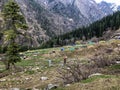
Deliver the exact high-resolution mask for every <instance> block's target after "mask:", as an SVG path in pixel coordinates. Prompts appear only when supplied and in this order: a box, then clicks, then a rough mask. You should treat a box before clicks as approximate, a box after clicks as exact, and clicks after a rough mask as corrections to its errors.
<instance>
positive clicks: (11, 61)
mask: <svg viewBox="0 0 120 90" xmlns="http://www.w3.org/2000/svg"><path fill="white" fill-rule="evenodd" d="M2 13H3V17H4V21H5V30H4V43H7V46H6V47H7V51H6V57H7V65H6V69H10V67H11V66H12V65H14V66H15V63H16V62H18V61H20V60H21V59H20V56H19V46H18V44H17V43H16V41H15V40H16V38H17V36H18V35H19V34H22V33H20V30H22V29H27V25H26V23H25V19H24V17H23V15H22V14H21V12H20V7H19V6H18V4H17V3H15V1H14V0H9V1H8V2H7V3H6V4H5V5H4V8H3V11H2ZM18 29H19V30H18Z"/></svg>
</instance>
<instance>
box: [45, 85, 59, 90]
mask: <svg viewBox="0 0 120 90" xmlns="http://www.w3.org/2000/svg"><path fill="white" fill-rule="evenodd" d="M58 86H59V85H57V84H48V86H47V88H46V90H50V89H56V88H57V87H58Z"/></svg>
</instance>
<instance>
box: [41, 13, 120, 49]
mask: <svg viewBox="0 0 120 90" xmlns="http://www.w3.org/2000/svg"><path fill="white" fill-rule="evenodd" d="M119 28H120V11H117V12H115V13H113V14H112V15H108V16H106V17H104V18H102V19H101V20H97V21H96V22H94V23H92V24H90V25H89V26H87V27H81V28H78V29H76V30H74V31H72V32H69V33H66V34H64V35H60V36H57V37H54V38H52V39H51V40H49V41H47V42H46V43H44V44H42V45H41V48H50V47H54V46H55V45H60V46H63V45H70V44H74V43H75V41H77V40H82V41H83V42H84V41H87V40H88V41H90V40H92V39H93V41H97V42H98V41H101V40H109V39H111V38H113V39H118V40H119V39H120V30H118V29H119ZM117 30H118V31H117Z"/></svg>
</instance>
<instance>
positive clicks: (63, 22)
mask: <svg viewBox="0 0 120 90" xmlns="http://www.w3.org/2000/svg"><path fill="white" fill-rule="evenodd" d="M5 1H6V2H7V0H5ZM5 1H4V2H5ZM15 1H16V2H17V3H18V5H19V6H20V8H21V12H22V14H23V15H24V17H25V19H26V22H27V24H28V26H29V29H28V30H27V35H28V37H29V40H28V39H25V38H23V37H22V39H21V37H20V38H19V41H18V42H20V44H21V45H23V43H24V46H26V45H27V44H28V45H29V46H32V47H38V46H39V45H40V44H41V43H42V42H45V41H46V40H49V39H50V38H51V37H54V36H56V35H60V34H64V33H67V32H70V31H72V30H74V29H76V28H78V27H82V26H87V25H88V24H90V23H92V22H94V21H96V20H99V19H101V18H102V17H104V16H105V15H108V14H111V12H112V11H108V10H107V11H104V10H105V9H102V5H101V9H100V5H98V4H97V3H96V2H95V1H94V0H15ZM0 4H1V5H2V4H3V1H0ZM1 8H2V7H1ZM108 9H110V8H108ZM106 13H107V14H106Z"/></svg>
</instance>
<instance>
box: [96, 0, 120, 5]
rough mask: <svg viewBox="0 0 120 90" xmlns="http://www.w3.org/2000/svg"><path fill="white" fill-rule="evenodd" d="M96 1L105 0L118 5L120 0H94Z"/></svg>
mask: <svg viewBox="0 0 120 90" xmlns="http://www.w3.org/2000/svg"><path fill="white" fill-rule="evenodd" d="M95 1H96V2H101V1H107V2H112V3H116V4H119V5H120V0H95Z"/></svg>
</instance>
